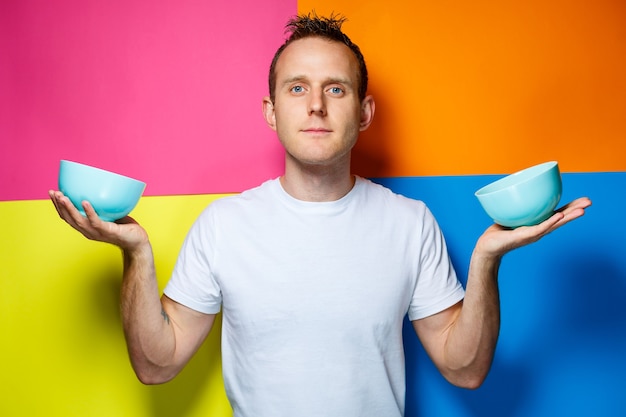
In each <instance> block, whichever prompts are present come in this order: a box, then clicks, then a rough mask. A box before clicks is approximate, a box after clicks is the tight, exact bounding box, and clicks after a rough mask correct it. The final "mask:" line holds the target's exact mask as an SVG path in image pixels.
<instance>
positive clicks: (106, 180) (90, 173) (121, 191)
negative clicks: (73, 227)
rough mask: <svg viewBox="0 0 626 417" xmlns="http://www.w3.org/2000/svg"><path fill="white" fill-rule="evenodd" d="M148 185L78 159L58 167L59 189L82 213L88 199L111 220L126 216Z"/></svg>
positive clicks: (99, 213)
mask: <svg viewBox="0 0 626 417" xmlns="http://www.w3.org/2000/svg"><path fill="white" fill-rule="evenodd" d="M145 188H146V184H145V183H144V182H141V181H138V180H136V179H133V178H129V177H125V176H123V175H120V174H116V173H114V172H109V171H105V170H103V169H100V168H95V167H92V166H89V165H84V164H79V163H78V162H72V161H67V160H62V161H61V165H60V167H59V190H60V191H61V192H62V193H63V194H65V195H66V196H67V197H68V198H69V199H70V201H71V202H72V204H73V205H74V206H75V207H76V208H77V209H78V210H79V211H80V212H81V213H82V214H83V215H85V211H84V210H83V207H82V202H83V201H85V200H87V201H89V203H91V205H92V206H93V208H94V209H95V210H96V213H97V214H98V217H100V218H101V219H102V220H104V221H108V222H112V221H115V220H118V219H121V218H122V217H125V216H127V215H128V213H130V212H131V211H132V209H134V208H135V206H136V205H137V203H138V202H139V198H140V197H141V195H142V194H143V191H144V190H145Z"/></svg>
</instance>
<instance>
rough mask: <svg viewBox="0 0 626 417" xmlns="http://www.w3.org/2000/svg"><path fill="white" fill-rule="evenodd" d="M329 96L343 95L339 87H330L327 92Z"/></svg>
mask: <svg viewBox="0 0 626 417" xmlns="http://www.w3.org/2000/svg"><path fill="white" fill-rule="evenodd" d="M328 91H330V93H331V94H341V93H343V89H342V88H340V87H330V88H329V90H328Z"/></svg>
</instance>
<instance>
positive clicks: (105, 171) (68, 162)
mask: <svg viewBox="0 0 626 417" xmlns="http://www.w3.org/2000/svg"><path fill="white" fill-rule="evenodd" d="M63 165H78V166H82V167H85V168H90V169H93V170H96V171H99V172H102V173H105V174H112V175H115V176H118V177H121V178H124V179H127V180H131V181H135V182H137V183H139V184H143V186H144V187H145V186H146V183H145V182H143V181H141V180H138V179H136V178H133V177H129V176H127V175H123V174H119V173H117V172H114V171H109V170H106V169H103V168H98V167H96V166H93V165H88V164H84V163H82V162H76V161H72V160H69V159H61V161H60V163H59V171H60V170H61V167H62V166H63Z"/></svg>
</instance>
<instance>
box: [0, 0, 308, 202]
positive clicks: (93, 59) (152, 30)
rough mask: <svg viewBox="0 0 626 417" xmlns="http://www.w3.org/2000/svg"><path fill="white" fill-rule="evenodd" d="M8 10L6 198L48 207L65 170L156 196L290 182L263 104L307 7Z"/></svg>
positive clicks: (1, 123)
mask: <svg viewBox="0 0 626 417" xmlns="http://www.w3.org/2000/svg"><path fill="white" fill-rule="evenodd" d="M0 10H1V13H0V48H1V50H0V52H1V54H0V56H1V57H2V58H1V60H2V61H3V63H2V65H0V141H1V142H0V200H29V199H40V198H46V196H47V194H46V192H47V190H48V189H49V188H56V181H57V171H58V164H59V160H60V159H71V160H75V161H78V162H84V163H87V164H92V165H96V166H98V167H100V168H104V169H109V170H113V171H116V172H119V173H122V174H125V175H129V176H132V177H136V178H138V179H141V180H143V181H145V182H147V183H148V186H147V188H146V195H170V194H198V193H223V192H236V191H241V190H243V189H245V188H248V187H250V186H253V185H256V184H258V183H259V182H260V181H262V180H264V179H266V178H268V177H272V176H276V175H279V174H280V172H281V170H282V150H281V147H280V145H279V143H278V141H277V139H276V136H275V134H274V132H273V131H272V130H270V129H269V128H268V127H267V126H266V124H265V122H264V120H263V117H262V113H261V102H262V98H263V96H264V95H266V94H267V71H268V68H269V64H270V61H271V58H272V55H273V53H274V51H275V50H276V48H277V47H278V46H279V45H280V44H281V43H282V41H283V39H284V35H283V34H282V31H281V30H280V28H282V27H283V26H284V24H285V22H286V20H287V19H288V18H289V17H290V16H291V15H293V14H295V13H296V2H295V1H285V0H266V1H263V2H258V1H256V0H238V1H228V2H200V1H178V2H169V1H149V0H125V1H107V2H102V1H97V0H60V1H54V2H50V1H47V0H26V1H19V2H3V4H2V5H1V6H0ZM277 28H278V29H277Z"/></svg>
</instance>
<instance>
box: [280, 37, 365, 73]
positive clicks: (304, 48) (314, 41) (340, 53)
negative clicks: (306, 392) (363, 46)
mask: <svg viewBox="0 0 626 417" xmlns="http://www.w3.org/2000/svg"><path fill="white" fill-rule="evenodd" d="M294 75H298V76H306V77H324V76H327V77H338V76H342V77H344V78H348V79H351V80H352V81H353V82H355V83H356V80H357V78H358V77H357V75H358V62H357V59H356V56H355V55H354V52H352V50H351V49H350V48H348V46H346V45H344V44H343V43H341V42H337V41H333V40H329V39H325V38H320V37H310V38H304V39H298V40H297V41H293V42H292V43H290V44H289V45H288V46H287V47H286V48H285V50H284V51H283V52H282V54H281V55H280V57H279V58H278V61H277V62H276V78H277V81H279V82H280V80H281V79H284V78H290V77H293V76H294Z"/></svg>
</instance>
